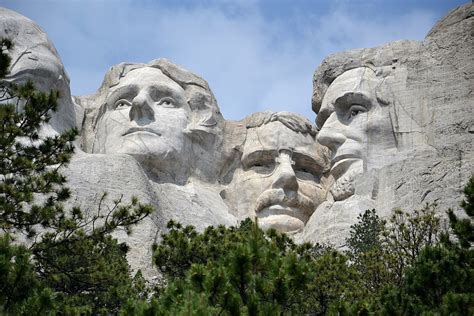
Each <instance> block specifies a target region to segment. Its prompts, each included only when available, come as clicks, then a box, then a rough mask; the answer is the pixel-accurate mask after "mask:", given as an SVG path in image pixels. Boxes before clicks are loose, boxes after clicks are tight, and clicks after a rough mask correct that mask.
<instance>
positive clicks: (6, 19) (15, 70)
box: [0, 7, 81, 134]
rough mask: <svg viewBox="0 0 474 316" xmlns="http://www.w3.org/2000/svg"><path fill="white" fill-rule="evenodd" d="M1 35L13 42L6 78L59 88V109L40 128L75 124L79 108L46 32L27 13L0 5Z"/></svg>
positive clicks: (52, 129) (57, 129)
mask: <svg viewBox="0 0 474 316" xmlns="http://www.w3.org/2000/svg"><path fill="white" fill-rule="evenodd" d="M0 38H8V39H10V40H11V41H12V43H13V47H12V49H10V51H9V52H8V53H9V55H10V57H11V59H12V62H11V65H10V69H9V71H10V73H9V74H8V75H7V77H6V78H5V80H6V81H9V82H13V83H16V84H21V83H25V82H26V81H28V80H31V81H33V82H34V83H35V87H36V88H37V89H39V90H41V91H50V90H52V89H54V90H58V91H59V92H60V99H59V108H58V111H57V113H56V115H54V116H53V117H52V119H51V121H50V126H46V127H45V128H44V130H43V132H44V133H45V134H55V133H57V132H62V131H64V130H65V129H68V128H71V127H74V126H76V125H77V124H78V123H79V122H80V118H79V117H80V116H81V113H80V108H78V107H76V106H74V104H73V101H72V99H71V91H70V88H69V77H68V75H67V73H66V70H65V69H64V66H63V63H62V61H61V58H60V57H59V54H58V52H57V51H56V48H55V47H54V45H53V43H52V42H51V40H50V39H49V38H48V36H47V35H46V33H44V32H43V31H42V30H41V28H40V27H39V26H38V25H37V24H36V23H34V22H33V21H31V20H30V19H28V18H27V17H25V16H23V15H21V14H18V13H16V12H14V11H11V10H8V9H5V8H1V7H0ZM76 111H79V112H78V113H76ZM76 117H77V119H76Z"/></svg>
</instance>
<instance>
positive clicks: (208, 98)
mask: <svg viewBox="0 0 474 316" xmlns="http://www.w3.org/2000/svg"><path fill="white" fill-rule="evenodd" d="M86 101H89V102H90V103H92V106H91V109H92V110H91V111H90V112H89V114H88V117H89V122H87V121H86V122H85V132H84V134H85V137H84V144H83V145H84V148H85V150H86V151H90V152H92V153H102V154H116V153H121V154H129V155H132V156H134V157H135V158H136V159H137V160H138V161H140V162H141V163H142V165H144V166H145V167H146V169H148V170H149V171H151V173H152V174H159V175H160V179H162V180H163V179H167V180H170V181H171V182H176V183H180V182H185V181H186V179H187V177H188V176H189V175H190V174H191V173H192V171H193V170H194V169H196V168H197V169H199V166H196V165H197V164H201V165H200V167H201V168H200V169H206V168H207V169H206V170H205V171H209V172H210V173H213V172H214V171H213V170H210V169H212V168H210V166H209V165H207V166H204V165H202V163H203V162H206V161H207V162H209V161H210V160H209V159H203V160H202V161H199V160H198V159H196V154H197V153H198V152H199V153H209V154H211V153H212V152H213V150H215V148H216V147H217V146H218V145H219V141H220V139H219V137H221V136H220V134H221V133H220V130H221V128H222V123H223V118H222V116H221V114H220V112H219V108H218V106H217V102H216V101H215V98H214V96H213V95H212V92H211V91H210V89H209V87H208V85H207V83H206V82H205V81H204V80H202V79H201V78H199V77H197V76H196V75H194V74H192V73H191V72H189V71H187V70H184V69H182V68H180V67H178V66H176V65H174V64H172V63H171V62H169V61H167V60H164V59H160V60H155V61H152V62H150V63H149V64H119V65H117V66H114V67H112V68H111V69H110V70H109V72H108V73H107V74H106V77H105V79H104V82H103V84H102V86H101V88H100V89H99V91H98V92H97V94H96V95H95V96H93V97H92V98H89V100H86ZM83 102H84V101H83ZM201 171H202V170H201ZM205 171H204V172H203V173H205ZM208 176H209V177H212V175H208ZM167 180H166V181H167Z"/></svg>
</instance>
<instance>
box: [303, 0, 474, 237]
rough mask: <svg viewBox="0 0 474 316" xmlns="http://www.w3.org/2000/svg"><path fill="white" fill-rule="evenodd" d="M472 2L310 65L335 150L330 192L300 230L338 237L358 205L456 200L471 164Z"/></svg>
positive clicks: (385, 207)
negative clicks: (412, 35) (417, 28)
mask: <svg viewBox="0 0 474 316" xmlns="http://www.w3.org/2000/svg"><path fill="white" fill-rule="evenodd" d="M473 30H474V5H473V4H466V5H464V6H462V7H459V8H457V9H455V10H453V11H452V12H450V13H449V14H448V15H447V16H446V17H445V18H443V19H442V20H441V21H439V22H438V23H437V24H436V25H435V26H434V27H433V29H432V30H431V31H430V32H429V33H428V35H427V36H426V38H425V40H424V41H422V42H417V41H397V42H393V43H388V44H386V45H383V46H379V47H375V48H369V49H357V50H351V51H346V52H342V53H337V54H334V55H331V56H329V57H328V58H326V59H325V60H324V61H323V62H322V64H321V65H320V66H319V67H318V69H317V70H316V72H315V74H314V79H313V84H314V90H313V99H312V101H313V102H312V103H313V110H314V111H315V112H316V113H317V114H318V116H317V126H318V128H319V134H318V141H319V142H320V143H321V144H322V145H325V146H328V147H329V148H330V149H331V150H332V152H333V156H332V166H331V171H330V175H329V181H330V182H332V185H331V187H330V188H329V190H330V194H328V199H327V201H326V202H325V203H323V204H322V205H320V206H319V207H318V209H317V210H316V211H315V212H314V214H313V216H312V217H311V219H310V220H309V222H308V224H307V225H306V227H305V231H304V232H303V234H302V238H303V239H304V240H307V241H318V242H330V243H333V244H335V245H337V246H343V244H344V239H345V237H346V236H347V235H348V231H349V226H350V225H351V224H353V223H355V222H356V218H357V215H358V214H359V213H361V212H363V211H364V210H365V209H368V208H375V209H376V210H377V212H378V213H379V214H380V215H382V216H388V215H389V214H390V212H391V211H392V210H393V209H394V208H403V209H405V210H410V209H413V208H419V207H422V206H423V205H424V204H425V203H433V202H435V203H437V204H438V210H439V212H440V213H444V211H445V210H446V209H448V208H454V209H458V203H459V201H460V199H461V197H462V188H463V186H464V185H465V184H466V183H467V181H468V179H469V177H470V176H471V175H472V174H473V171H474V170H473V162H474V153H473V132H474V110H473V108H474V97H473V88H474V80H473V76H474V53H473V52H474V32H473Z"/></svg>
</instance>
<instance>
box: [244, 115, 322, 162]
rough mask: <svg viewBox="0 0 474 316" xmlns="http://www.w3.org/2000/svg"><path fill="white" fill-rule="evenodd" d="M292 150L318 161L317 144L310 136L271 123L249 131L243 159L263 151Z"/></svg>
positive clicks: (277, 123) (276, 123) (278, 123)
mask: <svg viewBox="0 0 474 316" xmlns="http://www.w3.org/2000/svg"><path fill="white" fill-rule="evenodd" d="M279 148H292V149H293V150H294V151H295V152H299V153H302V154H305V155H307V156H310V157H314V158H315V160H317V143H316V140H315V138H313V137H312V136H311V135H310V134H302V133H298V132H295V131H292V130H291V129H289V128H287V127H286V126H285V125H283V124H282V123H280V122H278V121H276V122H270V123H267V124H265V125H262V126H260V127H256V128H250V129H248V130H247V138H246V141H245V144H244V148H243V155H242V159H243V160H244V159H245V157H246V156H248V155H249V154H251V153H253V152H255V151H261V150H265V151H266V150H269V151H271V150H278V149H279Z"/></svg>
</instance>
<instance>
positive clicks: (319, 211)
mask: <svg viewBox="0 0 474 316" xmlns="http://www.w3.org/2000/svg"><path fill="white" fill-rule="evenodd" d="M473 8H474V5H472V4H468V5H465V6H463V7H460V8H458V9H456V10H454V11H452V12H451V13H449V14H448V15H447V16H446V17H445V18H444V19H442V20H441V21H439V22H438V23H437V24H436V25H435V26H434V27H433V29H432V30H431V31H430V32H429V34H428V35H427V37H426V39H425V40H424V41H421V42H418V41H405V40H402V41H397V42H393V43H388V44H386V45H383V46H380V47H375V48H368V49H358V50H351V51H347V52H342V53H337V54H334V55H331V56H329V57H327V58H326V59H325V60H324V61H323V63H322V64H321V65H320V66H319V67H318V69H317V70H316V72H315V75H314V80H313V84H314V90H313V98H312V106H313V110H314V111H315V112H316V113H317V114H318V116H317V121H316V125H314V124H312V123H311V122H309V121H308V120H307V119H306V118H303V117H300V116H299V115H296V114H293V113H290V112H275V113H273V112H262V113H253V114H250V115H249V116H248V117H247V118H245V119H244V120H242V121H239V122H235V121H228V120H225V119H224V118H223V117H222V115H221V113H220V110H219V106H218V103H217V101H216V99H215V97H214V95H213V93H212V91H211V89H210V87H209V85H208V83H207V82H206V81H205V80H204V79H203V78H201V77H199V76H198V75H196V74H194V73H192V72H191V71H188V70H186V69H184V68H182V67H180V66H178V65H176V64H174V63H172V62H171V61H169V60H166V59H156V60H153V61H151V62H149V63H140V64H137V63H122V64H118V65H115V66H113V67H111V68H110V69H109V71H108V72H107V73H106V74H105V77H104V81H103V83H102V85H101V86H100V87H98V90H97V92H96V93H94V94H92V95H88V96H76V97H73V98H71V95H70V90H69V79H68V77H67V74H66V72H65V70H64V67H63V65H62V63H61V60H60V58H59V56H58V53H57V52H56V50H55V49H54V46H53V44H52V43H51V41H50V40H49V39H48V38H47V36H46V34H45V33H44V32H42V31H41V30H40V29H39V27H38V26H37V25H36V24H34V23H33V22H32V21H31V20H29V19H27V18H25V17H23V16H21V15H19V14H17V13H15V12H12V11H10V10H7V9H1V8H0V36H4V37H10V38H12V39H13V42H14V44H15V47H14V48H13V49H12V50H11V52H10V53H11V55H12V58H13V64H12V67H11V75H9V77H8V78H7V80H11V81H14V82H18V83H21V82H24V81H25V80H27V79H31V80H33V81H34V82H35V83H36V84H37V87H38V88H40V89H41V90H44V91H46V90H49V89H57V90H59V91H60V92H61V100H60V108H59V111H58V112H57V113H55V114H54V116H53V119H52V121H51V124H50V126H48V127H47V129H48V132H50V133H57V132H61V131H63V130H64V129H66V128H70V127H72V126H76V127H78V128H79V129H80V130H81V135H80V137H79V139H78V140H77V149H76V154H75V156H74V158H73V160H72V161H71V163H70V165H69V166H68V168H66V169H65V170H64V172H65V174H66V175H67V177H68V186H69V187H70V189H71V190H72V198H71V200H70V201H69V202H68V205H67V206H68V207H71V206H80V207H81V208H82V209H83V210H84V211H85V212H86V213H87V214H96V213H97V212H100V213H102V214H105V213H106V212H108V211H109V210H110V209H111V208H112V207H113V205H114V200H117V199H119V200H121V201H122V202H123V203H127V202H129V201H130V199H131V197H132V196H135V197H137V198H138V199H139V200H140V201H141V202H142V203H147V204H151V205H152V206H154V208H155V212H154V213H153V214H152V215H151V216H150V217H149V218H146V219H145V220H144V221H143V222H141V223H140V224H139V225H138V226H137V227H136V228H135V229H134V232H133V234H132V235H130V236H127V235H126V234H125V232H120V231H119V232H117V233H116V236H117V238H118V239H119V240H120V241H125V242H127V243H128V244H129V246H130V251H129V254H128V258H129V261H130V264H131V266H132V268H133V269H134V270H137V269H141V270H142V271H143V273H144V275H145V277H146V278H147V279H152V278H153V277H154V276H156V275H157V272H156V271H155V270H154V269H153V267H152V264H151V257H152V251H151V245H152V244H153V243H154V242H158V241H159V240H160V236H161V234H162V233H165V232H166V223H167V221H168V220H170V219H174V220H177V221H179V222H181V223H182V224H184V225H194V226H195V227H197V229H198V230H200V231H202V230H204V229H205V228H206V227H207V226H209V225H228V226H229V225H235V224H237V223H238V222H239V221H240V220H242V219H244V218H245V217H247V216H248V217H251V218H257V220H258V222H259V224H260V225H261V227H263V228H265V229H267V228H275V229H277V230H279V231H282V232H286V233H289V234H291V236H293V237H294V238H295V239H296V240H297V241H311V242H320V243H331V244H333V245H335V246H338V247H341V246H343V245H344V239H345V237H347V235H348V233H349V227H350V225H352V224H354V223H355V222H356V221H357V216H358V215H359V214H360V213H361V212H363V211H364V210H366V209H372V208H375V209H376V210H377V212H378V213H379V214H380V215H381V216H383V217H385V216H388V215H389V214H390V212H391V211H392V210H393V209H394V208H403V209H405V210H410V209H413V208H418V207H422V206H423V205H424V204H425V203H433V202H436V203H437V204H438V209H439V212H440V213H443V212H444V211H445V210H446V209H447V208H450V207H451V208H457V206H458V203H459V201H460V199H461V197H462V189H463V187H464V185H465V184H466V183H467V181H468V178H469V177H470V176H471V175H472V173H473V162H474V154H473V149H472V144H473V141H472V138H473V133H474V125H473V120H474V113H473V107H474V102H473V87H474V82H473V73H474V60H473V58H474V57H473V56H474V54H473V51H474V41H473V29H474V26H473V20H474V13H473ZM236 93H238V91H236ZM104 192H107V193H108V195H107V198H106V199H104V200H103V199H102V197H103V193H104Z"/></svg>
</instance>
